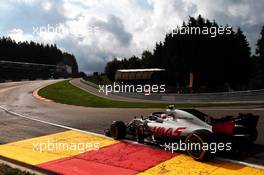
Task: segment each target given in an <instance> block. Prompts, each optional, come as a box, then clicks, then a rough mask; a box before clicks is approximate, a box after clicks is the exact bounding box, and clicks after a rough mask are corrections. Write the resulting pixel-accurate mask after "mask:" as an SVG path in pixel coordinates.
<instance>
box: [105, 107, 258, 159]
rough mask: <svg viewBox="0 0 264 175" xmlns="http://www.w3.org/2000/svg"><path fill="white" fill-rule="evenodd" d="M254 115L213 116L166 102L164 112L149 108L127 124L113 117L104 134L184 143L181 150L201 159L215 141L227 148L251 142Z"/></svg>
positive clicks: (209, 153)
mask: <svg viewBox="0 0 264 175" xmlns="http://www.w3.org/2000/svg"><path fill="white" fill-rule="evenodd" d="M258 118H259V116H256V115H253V114H238V115H237V116H225V117H223V118H220V119H215V118H213V117H210V116H208V115H206V114H204V113H202V112H200V111H198V110H196V109H181V110H179V109H174V107H173V106H169V108H168V109H167V110H166V111H165V112H153V113H152V114H151V115H150V116H149V117H147V118H144V117H141V118H136V117H135V118H134V119H133V120H131V121H130V122H129V123H127V124H125V123H124V122H122V121H114V122H113V123H112V124H111V126H110V128H108V129H106V130H105V134H106V135H107V136H111V137H113V138H114V139H117V140H119V139H133V140H137V141H138V142H140V143H154V144H158V145H160V146H161V145H166V147H167V145H170V146H172V145H174V144H172V143H179V142H180V143H181V144H182V143H184V144H185V146H184V148H185V151H187V153H188V154H189V155H190V156H191V157H193V158H194V159H196V160H200V161H202V160H208V159H211V158H213V157H214V155H215V153H216V151H212V150H211V149H212V146H211V145H214V148H215V146H216V145H217V146H218V147H217V148H218V150H217V151H219V150H220V151H229V150H231V146H233V145H236V144H252V143H253V142H254V141H255V140H256V139H257V135H258V134H257V129H256V125H257V122H258ZM169 143H171V144H169ZM186 145H187V146H186ZM190 145H191V146H190ZM219 145H220V146H219ZM174 146H175V145H174ZM224 148H225V150H224Z"/></svg>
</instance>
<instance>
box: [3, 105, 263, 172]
mask: <svg viewBox="0 0 264 175" xmlns="http://www.w3.org/2000/svg"><path fill="white" fill-rule="evenodd" d="M0 109H2V110H3V111H5V112H7V113H9V114H12V115H15V116H18V117H21V118H25V119H28V120H32V121H36V122H40V123H44V124H48V125H51V126H55V127H60V128H63V129H68V130H73V131H77V132H82V133H86V134H91V135H94V136H98V137H103V138H107V139H109V137H107V136H105V135H102V134H97V133H93V132H89V131H85V130H81V129H77V128H72V127H69V126H64V125H60V124H56V123H52V122H47V121H44V120H40V119H35V118H32V117H29V116H25V115H22V114H19V113H16V112H13V111H10V110H8V109H7V108H5V107H3V106H0ZM124 141H125V142H128V143H132V144H139V143H137V142H134V141H131V140H124ZM217 160H220V161H226V162H231V163H236V164H240V165H245V166H249V167H253V168H259V169H264V166H262V165H256V164H252V163H247V162H242V161H238V160H231V159H225V158H217Z"/></svg>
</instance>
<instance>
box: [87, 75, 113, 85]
mask: <svg viewBox="0 0 264 175" xmlns="http://www.w3.org/2000/svg"><path fill="white" fill-rule="evenodd" d="M86 80H87V81H90V82H92V83H94V84H97V85H99V84H111V83H112V82H111V81H110V80H109V79H108V78H107V77H106V75H102V76H91V77H88V78H87V79H86Z"/></svg>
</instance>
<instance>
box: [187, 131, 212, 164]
mask: <svg viewBox="0 0 264 175" xmlns="http://www.w3.org/2000/svg"><path fill="white" fill-rule="evenodd" d="M185 143H186V147H187V150H186V151H187V153H188V154H189V155H190V156H191V157H192V158H194V159H195V160H198V161H206V160H209V159H212V158H213V157H214V155H213V154H212V153H211V150H210V144H211V143H214V135H213V133H212V132H210V131H208V130H197V131H194V132H193V133H191V134H189V135H188V136H187V137H186V140H185ZM206 144H207V147H206V148H208V149H203V148H204V145H206ZM198 145H199V146H198Z"/></svg>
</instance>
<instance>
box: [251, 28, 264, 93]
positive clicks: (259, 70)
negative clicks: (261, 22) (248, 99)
mask: <svg viewBox="0 0 264 175" xmlns="http://www.w3.org/2000/svg"><path fill="white" fill-rule="evenodd" d="M253 59H254V61H255V69H256V71H255V78H254V80H253V88H264V26H263V27H262V30H261V32H260V39H259V40H258V41H257V48H256V55H255V56H254V57H253Z"/></svg>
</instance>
